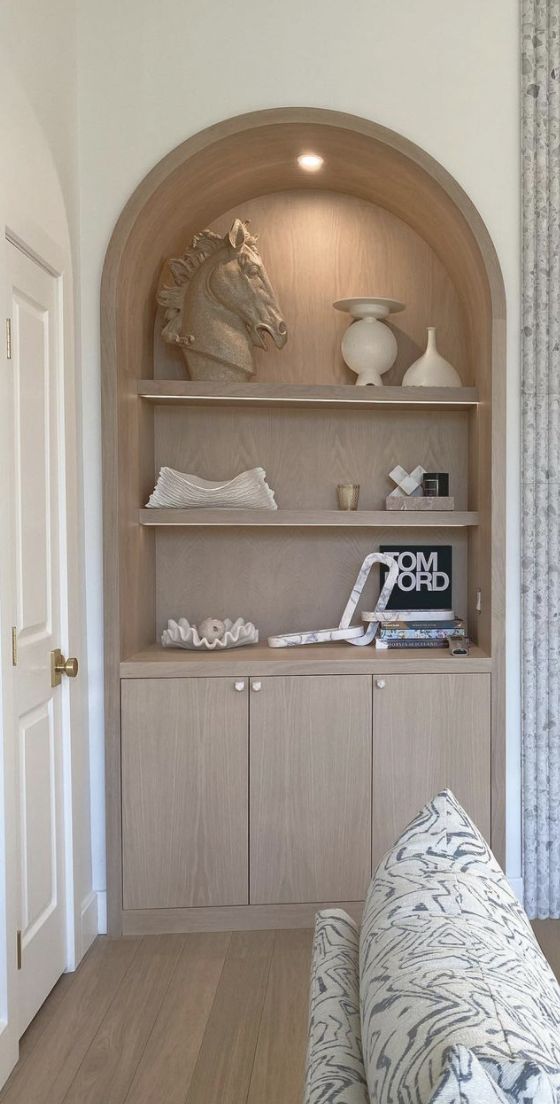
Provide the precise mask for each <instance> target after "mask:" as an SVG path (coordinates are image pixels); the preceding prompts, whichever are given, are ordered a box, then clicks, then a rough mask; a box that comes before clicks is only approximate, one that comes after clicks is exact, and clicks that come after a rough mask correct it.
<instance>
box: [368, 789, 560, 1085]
mask: <svg viewBox="0 0 560 1104" xmlns="http://www.w3.org/2000/svg"><path fill="white" fill-rule="evenodd" d="M360 1002H361V1023H362V1046H363V1054H364V1065H365V1069H366V1075H367V1083H368V1089H369V1094H370V1100H371V1101H372V1102H373V1101H375V1104H428V1102H429V1101H431V1100H432V1097H433V1100H434V1101H437V1104H440V1100H441V1101H442V1102H443V1101H445V1104H447V1100H448V1099H449V1100H457V1101H459V1100H462V1099H463V1098H462V1097H461V1096H460V1094H459V1095H456V1096H455V1097H453V1096H452V1095H451V1096H449V1097H445V1096H443V1097H441V1098H438V1096H437V1092H436V1090H437V1091H443V1090H441V1089H440V1088H439V1087H440V1085H441V1082H442V1078H444V1071H445V1070H446V1069H447V1072H448V1075H449V1077H451V1074H449V1066H447V1067H446V1061H448V1059H449V1054H450V1053H454V1051H451V1052H450V1048H454V1050H455V1051H456V1050H457V1048H465V1050H466V1052H467V1053H468V1052H470V1053H471V1054H472V1056H473V1057H474V1058H476V1059H477V1060H478V1062H479V1063H480V1064H481V1066H482V1073H485V1074H486V1075H487V1076H490V1077H491V1078H492V1081H493V1085H490V1086H489V1088H488V1092H492V1091H494V1086H496V1087H497V1088H498V1089H499V1090H500V1091H501V1092H502V1094H503V1096H504V1098H505V1100H507V1101H508V1104H509V1102H510V1101H515V1102H516V1104H517V1102H519V1104H521V1102H523V1104H524V1102H525V1101H530V1100H533V1099H535V1100H536V1099H538V1100H539V1101H540V1099H541V1097H540V1096H535V1097H532V1096H530V1095H527V1093H526V1092H525V1089H524V1075H523V1071H525V1074H527V1070H532V1071H533V1075H534V1076H533V1081H534V1079H535V1076H536V1074H535V1070H538V1071H541V1073H542V1075H543V1078H544V1080H543V1081H542V1084H544V1085H545V1086H546V1085H548V1086H550V1092H552V1093H553V1094H554V1095H553V1096H552V1098H551V1099H553V1100H554V1101H555V1104H556V1102H558V1104H560V990H559V988H558V985H557V983H556V980H555V978H554V976H553V974H552V971H551V970H550V968H549V966H548V964H547V963H546V961H545V959H544V957H543V955H542V954H541V951H540V949H539V946H538V944H537V942H536V940H535V938H534V936H533V932H532V929H531V926H530V924H529V921H528V920H527V917H526V916H525V913H524V912H523V909H522V908H521V906H520V905H519V903H518V901H517V899H516V897H515V895H514V894H513V892H512V891H511V889H510V887H509V885H508V882H507V880H506V878H505V876H504V874H503V873H502V871H501V869H500V867H499V865H498V863H497V862H496V860H495V858H494V856H493V855H492V853H491V851H490V850H489V848H488V846H487V844H486V843H485V841H484V840H483V838H482V836H481V835H480V833H479V832H478V830H477V829H476V828H475V826H474V824H473V823H472V821H470V820H469V818H468V816H467V814H466V813H465V811H464V810H463V809H462V808H461V806H460V805H459V804H458V802H457V801H456V800H455V798H454V797H453V795H452V794H451V793H450V792H449V791H445V792H443V793H441V794H438V795H437V797H435V798H434V800H433V801H431V802H430V803H429V804H428V805H427V806H426V807H425V808H424V809H423V810H422V812H421V813H419V815H418V816H417V817H416V819H415V820H414V821H413V822H412V824H410V825H409V827H408V828H407V829H405V831H404V832H403V834H402V835H401V837H400V838H399V839H398V840H397V842H396V844H395V846H394V847H393V848H392V849H391V851H389V853H388V854H387V855H386V856H385V858H384V859H383V861H382V862H381V864H380V866H379V867H378V870H377V872H376V874H375V877H374V878H373V881H372V883H371V885H370V889H369V892H368V897H367V901H366V906H365V910H364V919H363V926H362V930H361V934H360ZM458 1053H462V1051H458ZM514 1065H516V1066H517V1069H518V1072H519V1077H518V1078H517V1081H516V1080H515V1077H514V1079H513V1082H512V1083H511V1084H510V1080H511V1078H510V1076H509V1074H511V1072H512V1068H513V1066H514ZM482 1073H480V1076H482ZM477 1076H479V1071H478V1067H477ZM525 1080H526V1077H525ZM541 1080H542V1079H541ZM449 1083H451V1082H449ZM541 1089H542V1085H541V1084H540V1083H539V1091H541ZM543 1091H544V1090H543ZM434 1093H436V1095H435V1096H434V1095H433V1094H434ZM467 1099H469V1100H470V1097H468V1098H467ZM482 1099H483V1100H485V1098H484V1097H483V1098H482ZM488 1099H490V1100H492V1099H495V1100H500V1097H499V1095H498V1096H494V1097H493V1098H492V1096H489V1097H488Z"/></svg>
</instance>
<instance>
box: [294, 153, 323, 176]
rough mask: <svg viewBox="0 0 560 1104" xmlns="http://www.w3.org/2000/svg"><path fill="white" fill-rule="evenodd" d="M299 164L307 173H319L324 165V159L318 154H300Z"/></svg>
mask: <svg viewBox="0 0 560 1104" xmlns="http://www.w3.org/2000/svg"><path fill="white" fill-rule="evenodd" d="M297 162H298V165H299V167H300V169H305V172H318V170H319V169H321V168H322V167H323V165H324V161H323V158H322V157H320V156H319V154H318V153H300V155H299V157H298V159H297Z"/></svg>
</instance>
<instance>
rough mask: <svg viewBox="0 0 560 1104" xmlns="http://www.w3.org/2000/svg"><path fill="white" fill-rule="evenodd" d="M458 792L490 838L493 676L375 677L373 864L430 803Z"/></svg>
mask: <svg viewBox="0 0 560 1104" xmlns="http://www.w3.org/2000/svg"><path fill="white" fill-rule="evenodd" d="M445 788H449V789H451V790H453V793H454V794H455V796H456V798H457V799H458V801H460V802H461V804H462V805H463V806H464V807H465V809H466V811H467V813H468V814H469V816H470V817H471V818H472V820H474V822H475V824H476V825H477V826H478V827H479V829H480V831H481V832H482V834H483V835H484V836H485V837H486V839H489V838H490V675H484V674H479V675H469V674H457V675H451V674H450V675H447V674H445V675H408V674H405V675H384V676H379V677H375V678H374V680H373V866H374V869H375V867H376V865H377V863H378V862H379V860H380V859H381V858H383V855H384V854H385V852H386V851H387V850H388V848H389V847H391V846H392V844H393V843H394V841H395V839H396V838H397V836H398V835H399V834H400V832H401V831H402V829H403V828H405V827H406V825H407V824H408V822H409V821H410V820H412V818H413V817H414V816H415V815H416V813H418V812H419V811H420V809H421V808H422V806H423V805H425V803H426V802H427V801H429V800H430V798H431V797H433V796H434V794H436V793H437V792H438V791H439V790H442V789H445Z"/></svg>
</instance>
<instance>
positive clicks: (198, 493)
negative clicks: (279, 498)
mask: <svg viewBox="0 0 560 1104" xmlns="http://www.w3.org/2000/svg"><path fill="white" fill-rule="evenodd" d="M147 506H149V507H151V508H153V509H160V508H163V507H171V508H172V509H173V508H174V509H204V508H209V509H210V508H213V509H239V510H259V509H264V510H276V509H278V507H277V505H276V502H275V500H274V491H272V490H271V489H270V487H269V486H268V483H267V482H266V472H265V470H264V468H251V470H250V471H246V472H241V474H240V475H236V476H235V478H234V479H229V480H220V481H219V482H217V483H216V482H211V481H210V480H209V479H201V478H200V476H198V475H187V474H185V473H184V472H179V471H175V470H174V468H161V470H160V473H159V476H158V481H157V483H156V486H155V490H154V491H153V492H152V494H151V495H150V497H149V499H148V502H147Z"/></svg>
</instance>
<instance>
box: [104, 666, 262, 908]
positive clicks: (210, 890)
mask: <svg viewBox="0 0 560 1104" xmlns="http://www.w3.org/2000/svg"><path fill="white" fill-rule="evenodd" d="M121 688H122V690H121V710H122V797H123V904H124V908H125V909H142V908H178V907H180V906H184V907H188V906H193V905H237V904H247V899H248V869H247V867H248V816H247V814H248V809H247V802H248V794H247V772H248V763H247V752H248V747H247V744H248V732H247V725H248V691H247V690H245V691H244V692H242V693H239V692H236V690H235V687H234V680H233V679H229V678H227V679H226V678H208V679H206V678H192V679H191V678H189V679H127V680H123V682H122V683H121Z"/></svg>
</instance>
